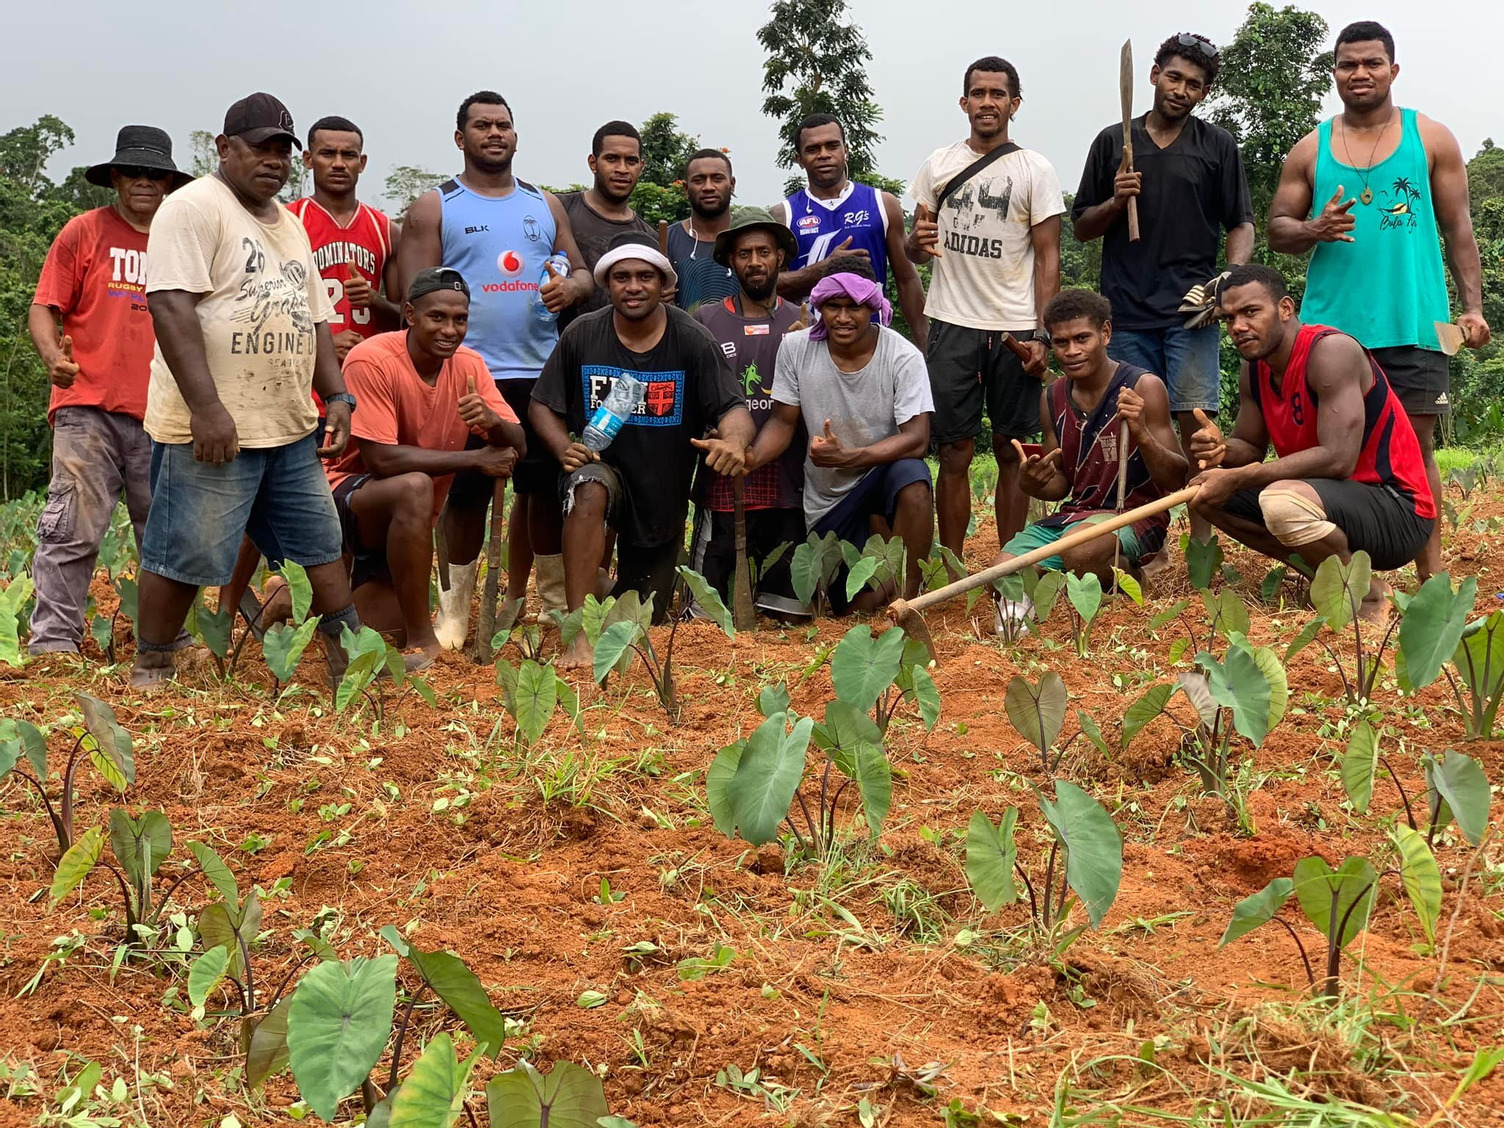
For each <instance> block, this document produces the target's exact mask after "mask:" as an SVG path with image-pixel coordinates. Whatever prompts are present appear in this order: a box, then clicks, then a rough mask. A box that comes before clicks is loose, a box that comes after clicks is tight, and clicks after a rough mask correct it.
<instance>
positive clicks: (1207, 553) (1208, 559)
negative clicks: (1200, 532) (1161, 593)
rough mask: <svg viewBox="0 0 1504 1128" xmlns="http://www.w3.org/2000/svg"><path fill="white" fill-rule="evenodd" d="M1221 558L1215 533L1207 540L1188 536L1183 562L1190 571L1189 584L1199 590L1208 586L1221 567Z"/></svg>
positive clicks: (1221, 554) (1220, 549)
mask: <svg viewBox="0 0 1504 1128" xmlns="http://www.w3.org/2000/svg"><path fill="white" fill-rule="evenodd" d="M1222 559H1223V553H1222V546H1221V545H1220V544H1218V543H1217V537H1216V534H1215V533H1214V534H1212V539H1211V540H1209V541H1200V540H1197V539H1196V538H1195V537H1190V538H1188V539H1187V540H1186V543H1185V563H1186V569H1187V571H1189V572H1190V577H1191V586H1192V587H1194V588H1197V589H1198V590H1200V591H1206V590H1207V589H1208V588H1210V587H1211V586H1212V578H1213V577H1215V576H1216V574H1217V573H1218V572H1219V571H1220V570H1221V568H1222Z"/></svg>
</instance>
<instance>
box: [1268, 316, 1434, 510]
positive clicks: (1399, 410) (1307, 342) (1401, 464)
mask: <svg viewBox="0 0 1504 1128" xmlns="http://www.w3.org/2000/svg"><path fill="white" fill-rule="evenodd" d="M1337 332H1338V330H1336V329H1332V328H1329V327H1327V326H1325V325H1302V326H1301V329H1300V332H1299V334H1297V335H1296V338H1295V347H1294V348H1293V349H1292V350H1291V351H1290V362H1289V363H1288V364H1287V365H1286V366H1285V376H1284V379H1283V380H1281V381H1280V387H1279V389H1278V390H1276V389H1275V387H1274V373H1273V372H1272V371H1271V370H1270V368H1269V365H1268V364H1267V363H1266V362H1265V361H1262V360H1261V361H1259V362H1257V363H1256V364H1255V365H1254V368H1253V371H1252V372H1251V373H1250V374H1249V381H1248V382H1249V387H1250V389H1251V390H1252V392H1253V400H1254V402H1255V403H1256V404H1258V407H1259V411H1260V412H1261V413H1262V414H1263V416H1264V429H1265V430H1266V431H1268V432H1269V444H1270V445H1271V446H1272V447H1274V453H1275V454H1276V455H1277V456H1279V457H1280V458H1284V457H1285V456H1286V455H1289V454H1294V453H1295V452H1296V451H1302V450H1310V449H1311V448H1312V447H1313V446H1316V445H1317V443H1318V442H1319V441H1320V440H1319V438H1318V436H1317V433H1316V407H1317V405H1316V396H1315V395H1314V394H1313V393H1312V391H1311V389H1310V387H1309V385H1308V384H1307V383H1306V363H1307V361H1309V360H1310V357H1311V349H1312V348H1313V347H1314V346H1315V344H1316V342H1317V341H1319V340H1321V339H1322V338H1323V337H1330V336H1331V335H1332V334H1334V333H1337ZM1363 355H1364V356H1365V357H1367V358H1368V367H1369V369H1370V370H1371V371H1372V373H1373V386H1372V387H1370V388H1369V389H1368V391H1367V392H1365V393H1364V395H1363V446H1362V449H1361V450H1360V451H1359V453H1358V465H1357V466H1355V467H1354V468H1353V474H1352V480H1353V481H1354V482H1364V483H1367V484H1368V485H1373V486H1385V487H1387V488H1388V489H1389V490H1391V491H1392V492H1393V493H1394V494H1395V495H1396V496H1398V497H1400V498H1402V499H1404V500H1405V502H1407V503H1408V504H1409V505H1411V506H1412V507H1413V508H1414V509H1415V515H1416V516H1417V517H1435V516H1436V503H1435V501H1434V500H1433V499H1432V497H1431V485H1430V483H1429V482H1428V481H1427V480H1426V465H1425V463H1424V462H1423V461H1422V460H1421V455H1420V441H1419V440H1418V439H1417V438H1416V437H1415V428H1414V427H1412V426H1411V425H1410V417H1409V416H1408V415H1406V414H1405V409H1404V408H1403V407H1402V406H1400V401H1399V397H1397V396H1396V395H1395V394H1394V391H1393V390H1392V389H1391V388H1390V387H1389V377H1387V376H1385V375H1384V370H1383V369H1382V368H1380V367H1379V363H1378V361H1376V360H1374V358H1373V354H1372V353H1370V352H1369V351H1368V350H1367V349H1364V350H1363Z"/></svg>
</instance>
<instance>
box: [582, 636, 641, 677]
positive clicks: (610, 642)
mask: <svg viewBox="0 0 1504 1128" xmlns="http://www.w3.org/2000/svg"><path fill="white" fill-rule="evenodd" d="M642 633H643V631H642V628H641V627H640V626H638V625H637V623H635V622H630V621H622V622H619V623H612V624H611V625H610V626H609V627H607V628H606V629H605V630H603V631H601V637H600V641H599V642H597V643H596V644H595V663H594V668H593V670H592V671H591V672H592V673H593V674H594V675H595V680H596V682H597V683H600V682H604V681H605V680H606V675H607V674H609V673H610V672H611V670H612V668H613V667H615V665H616V664H617V662H619V661H621V660H622V659H623V658H627V656H628V655H629V654H630V652H631V649H632V645H633V643H635V642H636V641H637V640H638V638H640V637H642ZM627 660H628V661H630V658H627Z"/></svg>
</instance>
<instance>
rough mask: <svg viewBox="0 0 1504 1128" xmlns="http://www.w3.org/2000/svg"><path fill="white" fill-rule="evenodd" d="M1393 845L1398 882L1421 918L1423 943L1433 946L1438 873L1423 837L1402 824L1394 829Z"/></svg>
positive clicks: (1438, 911)
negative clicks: (1398, 862) (1398, 857)
mask: <svg viewBox="0 0 1504 1128" xmlns="http://www.w3.org/2000/svg"><path fill="white" fill-rule="evenodd" d="M1393 834H1394V845H1395V847H1396V849H1398V850H1399V852H1400V881H1401V882H1402V883H1403V884H1404V886H1405V894H1406V896H1408V897H1409V898H1410V903H1411V904H1412V905H1414V906H1415V915H1416V916H1418V917H1420V927H1421V930H1422V931H1423V932H1424V933H1425V934H1426V943H1428V944H1435V943H1436V921H1437V919H1438V918H1439V917H1440V916H1441V869H1440V867H1439V866H1437V864H1436V856H1435V855H1434V854H1432V853H1431V847H1429V846H1427V845H1426V838H1425V835H1423V834H1420V833H1418V832H1417V831H1414V830H1411V829H1410V828H1409V827H1408V826H1407V825H1405V824H1404V823H1396V824H1395V827H1394V831H1393Z"/></svg>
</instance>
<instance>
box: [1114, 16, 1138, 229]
mask: <svg viewBox="0 0 1504 1128" xmlns="http://www.w3.org/2000/svg"><path fill="white" fill-rule="evenodd" d="M1118 97H1119V98H1120V99H1121V100H1122V103H1123V171H1124V172H1132V171H1133V40H1131V39H1125V40H1124V41H1123V53H1122V54H1121V55H1120V56H1118ZM1128 241H1129V242H1130V243H1137V242H1138V197H1137V196H1129V197H1128Z"/></svg>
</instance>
